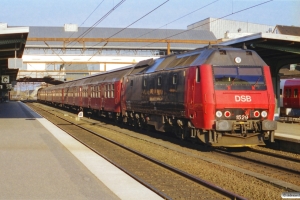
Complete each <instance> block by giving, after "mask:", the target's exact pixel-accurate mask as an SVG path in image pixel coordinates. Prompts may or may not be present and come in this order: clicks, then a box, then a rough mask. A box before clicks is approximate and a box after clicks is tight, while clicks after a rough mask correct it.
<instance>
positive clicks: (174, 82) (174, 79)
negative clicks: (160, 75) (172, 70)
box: [173, 74, 177, 85]
mask: <svg viewBox="0 0 300 200" xmlns="http://www.w3.org/2000/svg"><path fill="white" fill-rule="evenodd" d="M176 84H177V74H174V75H173V85H176Z"/></svg>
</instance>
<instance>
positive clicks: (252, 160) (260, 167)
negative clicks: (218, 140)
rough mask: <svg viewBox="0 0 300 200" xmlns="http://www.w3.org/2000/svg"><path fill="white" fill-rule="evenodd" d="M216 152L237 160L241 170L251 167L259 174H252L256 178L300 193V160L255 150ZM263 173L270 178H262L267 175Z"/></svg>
mask: <svg viewBox="0 0 300 200" xmlns="http://www.w3.org/2000/svg"><path fill="white" fill-rule="evenodd" d="M214 151H215V152H216V153H219V154H222V155H223V156H224V155H226V156H228V157H233V158H235V162H236V163H235V165H238V166H239V168H244V169H248V168H249V167H248V166H251V168H252V169H251V171H254V172H256V173H259V174H255V173H252V175H253V176H255V177H256V178H259V179H262V180H264V181H267V182H270V183H272V184H274V185H276V186H278V187H282V188H286V189H288V190H289V191H295V192H298V191H300V175H299V174H300V159H298V158H293V157H290V156H285V155H280V154H276V153H272V152H267V151H262V150H259V149H253V148H246V149H245V150H244V151H228V150H225V149H214ZM224 159H226V157H224ZM263 171H265V172H267V174H268V176H261V173H262V174H266V173H263ZM249 174H250V173H249Z"/></svg>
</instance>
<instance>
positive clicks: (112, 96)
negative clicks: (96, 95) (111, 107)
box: [110, 84, 115, 98]
mask: <svg viewBox="0 0 300 200" xmlns="http://www.w3.org/2000/svg"><path fill="white" fill-rule="evenodd" d="M110 89H111V91H110V92H111V95H110V96H111V98H114V90H115V86H114V84H111V86H110Z"/></svg>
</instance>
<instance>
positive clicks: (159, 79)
mask: <svg viewBox="0 0 300 200" xmlns="http://www.w3.org/2000/svg"><path fill="white" fill-rule="evenodd" d="M157 85H161V76H159V77H158V79H157Z"/></svg>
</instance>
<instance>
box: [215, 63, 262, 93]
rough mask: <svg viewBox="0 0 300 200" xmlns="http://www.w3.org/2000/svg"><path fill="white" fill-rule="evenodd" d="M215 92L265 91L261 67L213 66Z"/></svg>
mask: <svg viewBox="0 0 300 200" xmlns="http://www.w3.org/2000/svg"><path fill="white" fill-rule="evenodd" d="M213 76H214V84H215V89H216V90H266V89H267V88H266V84H265V78H264V74H263V70H262V67H258V66H214V67H213Z"/></svg>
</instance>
